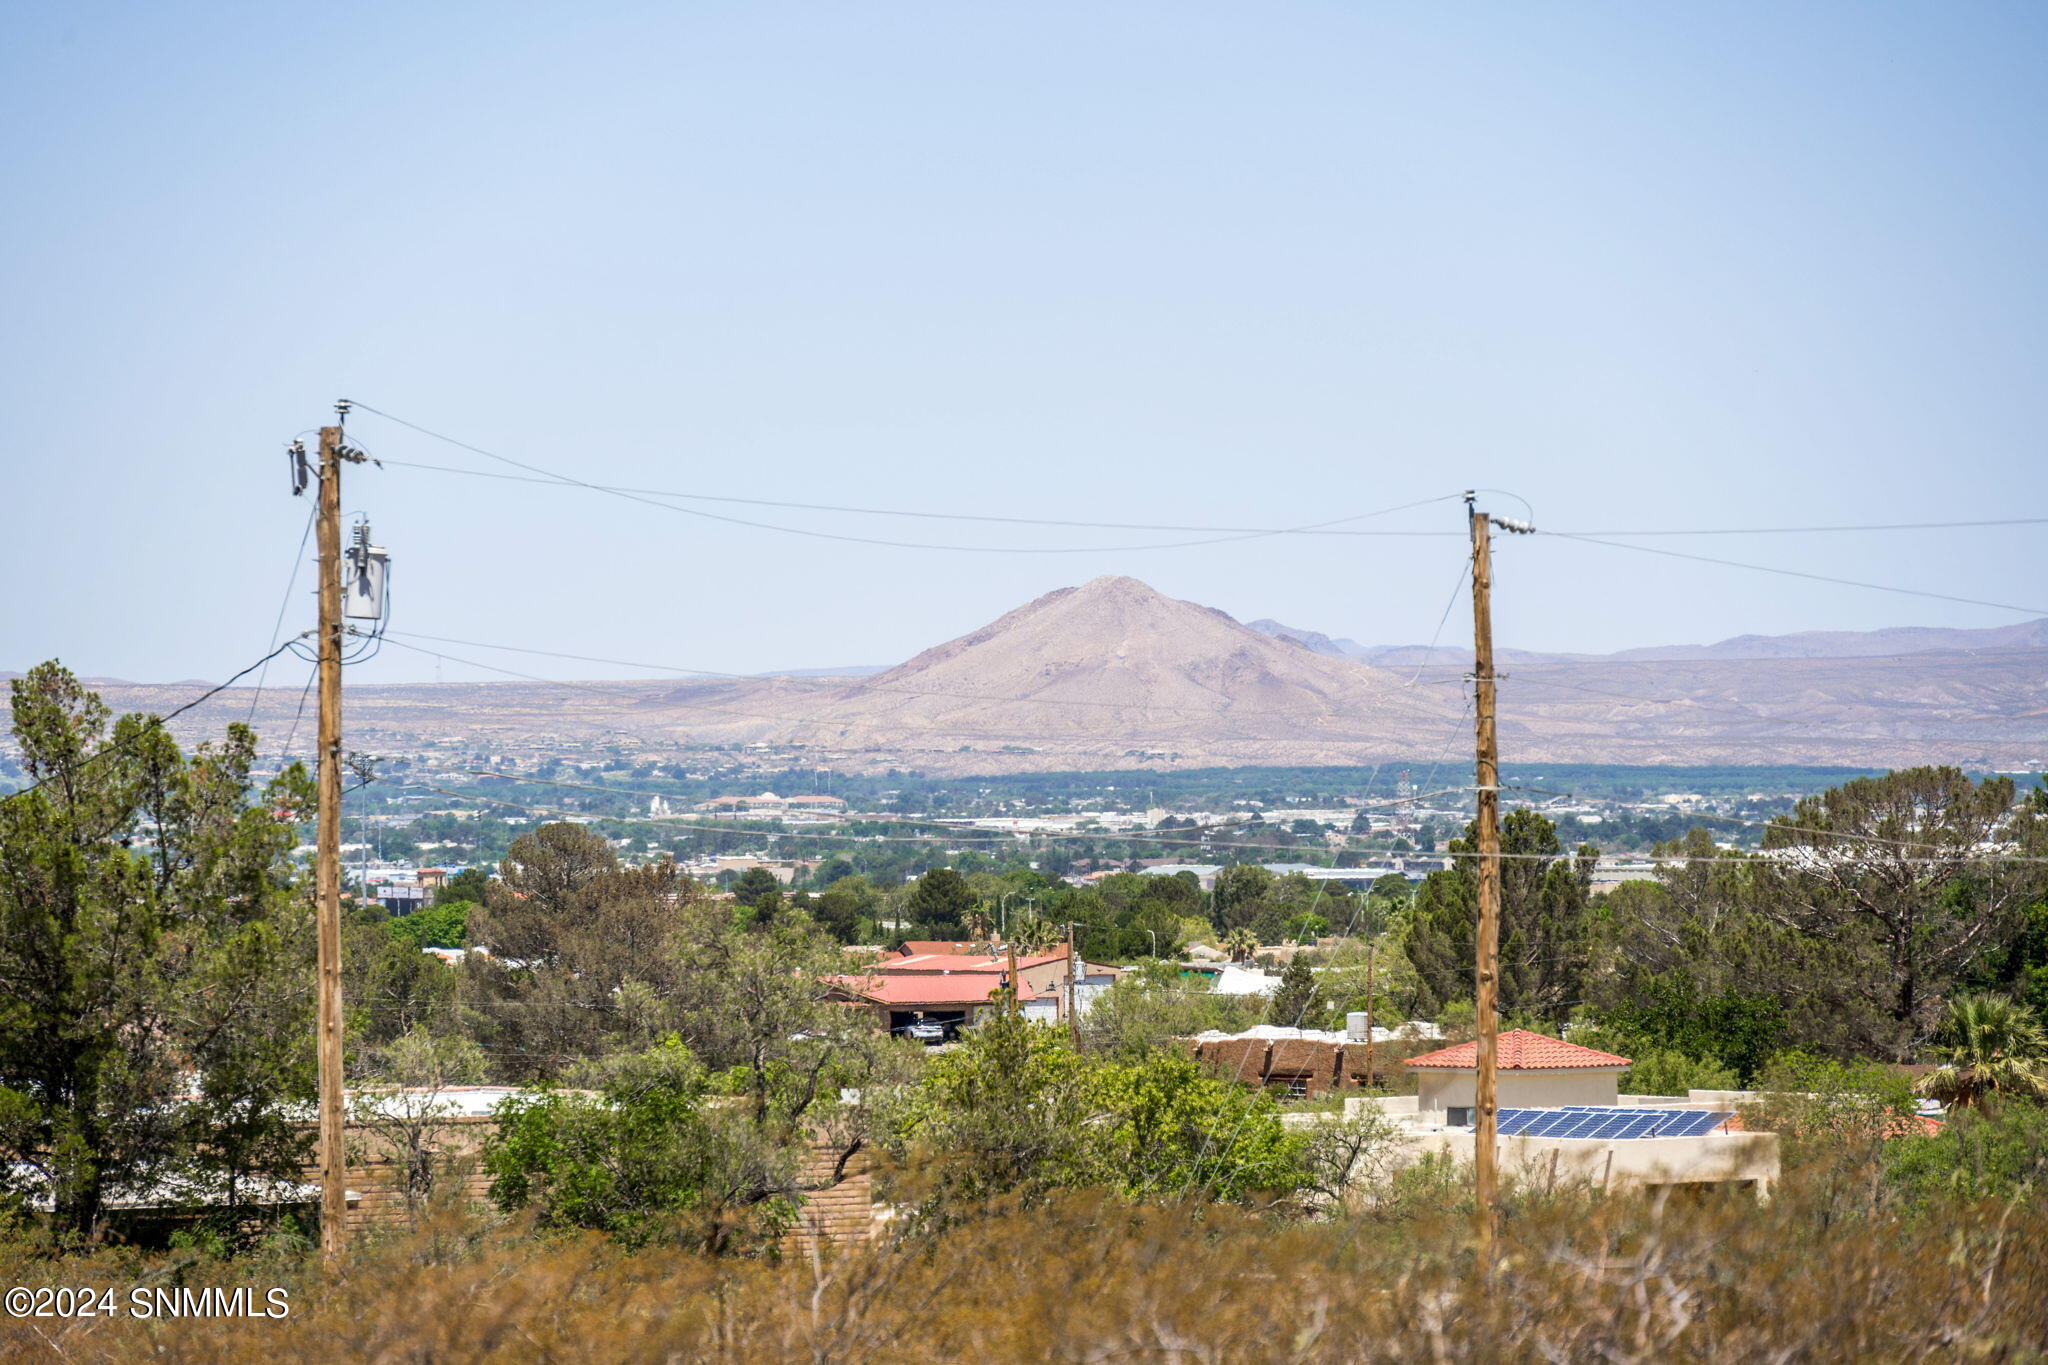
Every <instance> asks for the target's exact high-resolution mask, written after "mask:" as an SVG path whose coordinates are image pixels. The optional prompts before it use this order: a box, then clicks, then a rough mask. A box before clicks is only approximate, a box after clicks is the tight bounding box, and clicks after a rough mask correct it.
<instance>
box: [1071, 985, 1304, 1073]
mask: <svg viewBox="0 0 2048 1365" xmlns="http://www.w3.org/2000/svg"><path fill="white" fill-rule="evenodd" d="M1259 1005H1260V1002H1259V1001H1258V1000H1257V999H1256V998H1255V997H1249V996H1240V995H1218V994H1216V992H1215V990H1214V989H1213V988H1212V987H1211V985H1210V983H1209V980H1208V978H1206V977H1194V978H1189V977H1185V976H1182V975H1181V974H1180V972H1179V970H1178V969H1177V968H1176V967H1175V966H1174V965H1173V964H1171V963H1167V962H1153V963H1147V964H1146V965H1145V966H1143V967H1140V968H1138V969H1136V970H1134V971H1130V972H1126V973H1124V974H1123V975H1122V976H1120V977H1118V978H1117V979H1116V981H1115V982H1114V983H1113V984H1112V985H1111V986H1110V987H1109V989H1108V990H1106V991H1103V992H1102V993H1101V994H1100V995H1098V996H1096V997H1095V1003H1094V1004H1092V1005H1090V1006H1089V1008H1088V1013H1087V1014H1085V1015H1083V1016H1082V1018H1081V1042H1082V1046H1083V1047H1085V1048H1086V1049H1087V1050H1088V1051H1090V1052H1101V1053H1109V1054H1112V1055H1114V1056H1117V1057H1121V1058H1124V1059H1126V1060H1135V1059H1138V1058H1143V1057H1149V1056H1151V1055H1152V1054H1153V1053H1155V1052H1157V1051H1158V1050H1159V1049H1160V1048H1162V1047H1165V1046H1167V1045H1168V1044H1169V1042H1170V1040H1172V1039H1175V1038H1191V1037H1193V1036H1194V1035H1195V1034H1197V1033H1202V1032H1205V1031H1207V1030H1210V1029H1220V1030H1222V1031H1223V1032H1225V1033H1236V1032H1238V1031H1240V1030H1242V1029H1246V1028H1249V1027H1250V1026H1251V1025H1253V1024H1256V1023H1259V1022H1260V1021H1261V1019H1262V1017H1263V1015H1264V1011H1263V1010H1262V1009H1261V1008H1260V1007H1259Z"/></svg>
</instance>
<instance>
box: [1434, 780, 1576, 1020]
mask: <svg viewBox="0 0 2048 1365" xmlns="http://www.w3.org/2000/svg"><path fill="white" fill-rule="evenodd" d="M1500 845H1501V852H1502V854H1503V855H1505V856H1503V857H1502V859H1501V909H1500V1007H1501V1012H1502V1013H1503V1014H1523V1015H1528V1016H1531V1017H1533V1018H1537V1019H1541V1020H1545V1021H1548V1022H1549V1023H1551V1024H1553V1025H1555V1024H1562V1023H1563V1022H1564V1020H1565V1019H1566V1017H1567V1016H1568V1015H1569V1014H1570V1012H1571V1009H1572V1007H1573V1006H1574V1005H1576V1004H1577V1003H1578V1002H1579V1001H1580V1000H1582V999H1583V998H1584V996H1585V985H1586V980H1587V974H1588V970H1589V968H1590V965H1591V957H1592V946H1593V934H1592V920H1591V917H1590V915H1589V913H1588V888H1589V886H1590V884H1591V879H1592V870H1593V863H1594V861H1595V859H1596V857H1597V851H1596V850H1594V849H1593V848H1591V847H1590V846H1585V847H1581V848H1580V849H1579V850H1578V852H1577V854H1576V855H1574V856H1572V857H1566V856H1564V852H1563V848H1562V845H1560V843H1559V842H1558V838H1557V826H1556V825H1554V824H1552V823H1551V821H1550V820H1548V819H1546V818H1545V817H1544V816H1542V815H1540V814H1538V813H1537V812H1535V811H1533V810H1514V811H1510V812H1508V815H1507V818H1506V819H1505V820H1503V821H1502V822H1501V837H1500ZM1477 848H1478V830H1477V826H1467V827H1466V831H1465V837H1464V838H1463V839H1454V840H1452V841H1451V847H1450V851H1451V852H1452V853H1453V854H1454V855H1459V856H1458V857H1457V861H1456V863H1455V864H1454V865H1453V866H1452V867H1451V868H1450V869H1449V870H1448V871H1443V872H1432V873H1431V874H1430V875H1429V877H1428V878H1427V879H1426V880H1424V882H1423V884H1422V886H1421V888H1420V889H1419V890H1418V891H1417V893H1416V896H1415V902H1414V908H1413V910H1412V912H1411V913H1410V915H1409V917H1408V923H1407V930H1406V933H1405V936H1404V940H1403V944H1402V946H1403V949H1404V950H1405V951H1406V953H1407V956H1408V960H1409V962H1410V963H1412V964H1413V965H1414V968H1415V972H1416V978H1417V981H1418V984H1419V986H1420V988H1421V990H1422V993H1423V998H1422V999H1420V1000H1419V1001H1418V1002H1417V1008H1418V1009H1419V1010H1420V1011H1421V1012H1423V1013H1430V1012H1433V1011H1435V1010H1437V1009H1441V1008H1442V1007H1443V1006H1444V1005H1445V1004H1448V1003H1450V1002H1451V1001H1454V1000H1468V999H1470V998H1471V997H1472V990H1473V985H1472V980H1473V970H1474V963H1475V961H1476V958H1477V948H1476V940H1477V937H1478V922H1479V879H1478V870H1477V859H1476V857H1475V856H1474V855H1475V854H1476V851H1477Z"/></svg>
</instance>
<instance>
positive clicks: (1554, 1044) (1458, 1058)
mask: <svg viewBox="0 0 2048 1365" xmlns="http://www.w3.org/2000/svg"><path fill="white" fill-rule="evenodd" d="M1630 1061H1631V1059H1630V1058H1627V1057H1617V1056H1615V1055H1614V1054H1613V1053H1612V1052H1598V1051H1595V1050H1594V1049H1592V1048H1590V1047H1580V1046H1579V1045H1578V1044H1577V1043H1567V1042H1565V1041H1564V1040H1563V1039H1561V1038H1546V1037H1544V1036H1543V1035H1542V1034H1540V1033H1531V1032H1529V1030H1527V1029H1521V1028H1518V1029H1509V1030H1508V1031H1507V1032H1506V1033H1503V1034H1502V1035H1501V1036H1500V1046H1499V1051H1498V1052H1497V1053H1496V1054H1495V1058H1494V1064H1495V1066H1497V1067H1498V1068H1499V1069H1500V1070H1502V1071H1569V1070H1573V1069H1575V1068H1578V1067H1588V1066H1627V1065H1629V1063H1630ZM1405 1065H1407V1066H1414V1067H1422V1068H1424V1069H1430V1068H1435V1067H1442V1068H1444V1069H1445V1070H1448V1071H1476V1070H1478V1069H1479V1044H1478V1043H1477V1042H1471V1043H1458V1044H1455V1045H1453V1046H1451V1047H1446V1048H1438V1049H1437V1050H1436V1051H1435V1052H1425V1053H1423V1054H1422V1055H1421V1056H1420V1057H1410V1058H1409V1059H1408V1060H1407V1062H1406V1063H1405Z"/></svg>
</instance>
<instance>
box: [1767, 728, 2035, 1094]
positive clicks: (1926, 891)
mask: <svg viewBox="0 0 2048 1365" xmlns="http://www.w3.org/2000/svg"><path fill="white" fill-rule="evenodd" d="M1994 844H2002V845H2005V846H2007V847H2010V848H2013V849H2015V850H2016V851H2018V852H2019V853H2021V854H2026V855H2031V856H2040V855H2042V854H2043V853H2044V852H2048V800H2044V799H2043V796H2042V794H2041V793H2038V792H2037V793H2036V795H2035V796H2034V797H2033V798H2032V799H2030V800H2029V801H2027V802H2026V803H2024V804H2023V805H2021V806H2020V807H2019V808H2018V809H2017V810H2015V809H2014V805H2013V783H2012V779H2011V778H2009V777H1991V778H1986V779H1985V780H1984V781H1983V782H1981V783H1980V782H1972V781H1971V780H1970V778H1969V777H1967V776H1966V775H1964V774H1963V773H1962V772H1961V771H1959V770H1958V769H1955V768H1911V769H1906V770H1903V771H1899V772H1892V773H1887V774H1885V775H1884V776H1883V777H1870V778H1858V779H1857V780H1855V781H1853V782H1846V783H1844V784H1843V785H1841V786H1839V787H1835V788H1832V789H1831V790H1829V791H1826V792H1823V793H1822V794H1820V795H1819V796H1812V797H1808V798H1806V799H1805V800H1803V801H1801V802H1800V803H1799V804H1798V805H1797V806H1796V807H1795V808H1794V809H1793V811H1792V813H1791V814H1790V815H1788V816H1784V817H1782V818H1781V819H1778V820H1775V821H1773V822H1772V824H1771V827H1770V828H1769V829H1768V830H1766V831H1765V834H1764V847H1765V848H1766V849H1771V850H1784V851H1786V852H1787V853H1789V854H1792V855H1793V856H1786V857H1782V858H1779V859H1775V860H1772V862H1771V864H1770V867H1771V869H1772V882H1771V886H1770V893H1771V894H1769V895H1767V896H1766V897H1765V898H1764V899H1763V900H1762V902H1761V908H1762V912H1763V913H1765V914H1767V915H1769V916H1770V917H1771V918H1773V919H1774V920H1775V921H1776V922H1778V923H1780V924H1783V925H1785V926H1787V927H1789V928H1792V929H1795V930H1797V931H1799V932H1802V933H1805V934H1808V935H1812V936H1814V937H1816V938H1819V939H1824V940H1828V941H1830V942H1832V943H1834V944H1835V945H1837V947H1838V950H1839V949H1848V950H1850V951H1853V950H1854V948H1855V946H1856V945H1857V944H1858V943H1859V942H1860V943H1867V944H1868V945H1869V947H1870V948H1871V949H1872V950H1873V951H1872V952H1871V954H1870V955H1869V956H1870V959H1871V961H1872V965H1873V967H1874V968H1875V969H1874V970H1866V971H1865V972H1864V973H1862V975H1861V979H1860V980H1859V982H1858V985H1859V987H1860V988H1861V990H1862V992H1863V993H1864V994H1865V996H1866V997H1867V998H1868V999H1869V1000H1870V1001H1871V1002H1872V1003H1873V1004H1874V1005H1878V1006H1880V1007H1882V1008H1883V1009H1884V1010H1885V1011H1886V1013H1887V1014H1888V1015H1889V1017H1890V1020H1891V1022H1892V1026H1893V1027H1892V1029H1891V1030H1890V1032H1889V1035H1888V1036H1885V1037H1879V1038H1873V1039H1869V1040H1868V1044H1869V1045H1870V1046H1872V1047H1881V1048H1883V1049H1884V1050H1886V1051H1888V1052H1889V1053H1890V1054H1891V1055H1892V1056H1893V1057H1895V1058H1899V1059H1904V1058H1907V1057H1910V1056H1912V1055H1913V1053H1914V1051H1915V1050H1916V1047H1917V1045H1918V1043H1919V1042H1920V1041H1921V1040H1923V1039H1924V1038H1926V1037H1927V1036H1928V1035H1929V1034H1930V1033H1931V1032H1932V1031H1933V1030H1934V1028H1935V1027H1936V1026H1937V1024H1938V1022H1939V1015H1938V1009H1937V1006H1938V1004H1939V1001H1940V1000H1941V999H1942V998H1943V997H1945V996H1947V995H1948V994H1950V993H1951V992H1952V991H1953V990H1954V988H1955V987H1956V985H1957V984H1958V983H1959V982H1960V981H1961V980H1962V979H1963V978H1964V977H1965V976H1966V975H1967V974H1968V973H1969V972H1970V971H1971V970H1973V969H1974V968H1975V967H1976V965H1977V963H1978V962H1979V961H1980V960H1981V959H1982V958H1983V957H1984V955H1985V954H1986V953H1988V952H1991V951H1993V950H1995V949H1997V948H1999V947H2002V946H2003V945H2005V944H2007V943H2009V942H2010V941H2011V940H2012V939H2013V938H2014V937H2015V936H2016V935H2017V934H2018V933H2019V931H2020V928H2021V924H2022V916H2023V911H2024V908H2025V907H2026V906H2027V905H2029V904H2031V903H2032V901H2033V900H2034V898H2035V897H2036V896H2038V894H2039V892H2040V885H2041V882H2040V876H2039V873H2038V871H2037V870H2036V869H2034V868H2032V867H2030V866H2028V865H2024V864H2021V865H2008V866H2004V867H2000V866H1998V865H1996V864H1993V863H1990V862H1987V861H1986V860H1985V859H1984V858H1983V856H1982V850H1983V849H1984V848H1986V847H1987V846H1990V845H1994Z"/></svg>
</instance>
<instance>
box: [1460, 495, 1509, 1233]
mask: <svg viewBox="0 0 2048 1365" xmlns="http://www.w3.org/2000/svg"><path fill="white" fill-rule="evenodd" d="M1465 507H1466V511H1467V513H1468V515H1469V519H1470V520H1471V523H1472V642H1473V650H1472V654H1473V661H1472V686H1473V692H1474V703H1473V704H1474V710H1475V711H1476V713H1477V716H1478V721H1477V732H1478V763H1477V769H1478V783H1477V787H1478V793H1479V818H1478V820H1477V821H1476V822H1475V823H1476V825H1477V828H1478V834H1479V961H1478V964H1477V967H1476V970H1475V974H1474V978H1473V986H1474V997H1475V998H1474V1001H1473V1003H1474V1006H1475V1013H1476V1014H1477V1016H1478V1024H1479V1085H1478V1094H1477V1095H1476V1096H1475V1097H1474V1100H1473V1115H1472V1119H1473V1122H1472V1173H1473V1177H1474V1183H1475V1185H1476V1186H1477V1188H1476V1189H1475V1191H1474V1193H1475V1194H1476V1195H1477V1198H1478V1204H1479V1212H1478V1222H1479V1228H1478V1232H1479V1254H1480V1258H1481V1260H1482V1261H1484V1260H1486V1259H1487V1258H1490V1257H1491V1256H1492V1254H1493V1234H1494V1201H1495V1200H1496V1199H1497V1198H1498V1197H1499V1180H1500V1173H1499V1172H1498V1171H1497V1170H1496V1169H1495V1159H1496V1158H1495V1152H1494V1142H1495V1132H1496V1127H1497V1123H1498V1119H1497V1114H1498V1109H1499V1106H1498V1103H1497V1101H1496V1098H1495V1089H1494V1081H1495V1068H1496V1065H1497V1063H1498V1059H1499V1056H1498V1054H1499V1051H1500V1018H1499V1009H1500V755H1499V752H1498V749H1497V746H1496V743H1495V740H1494V729H1493V705H1494V697H1493V600H1492V594H1493V554H1492V549H1491V546H1490V544H1489V540H1490V537H1489V534H1488V532H1489V527H1488V526H1487V521H1486V513H1484V512H1481V511H1479V510H1478V509H1477V508H1475V507H1473V506H1472V496H1471V494H1469V493H1468V494H1466V496H1465Z"/></svg>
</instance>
